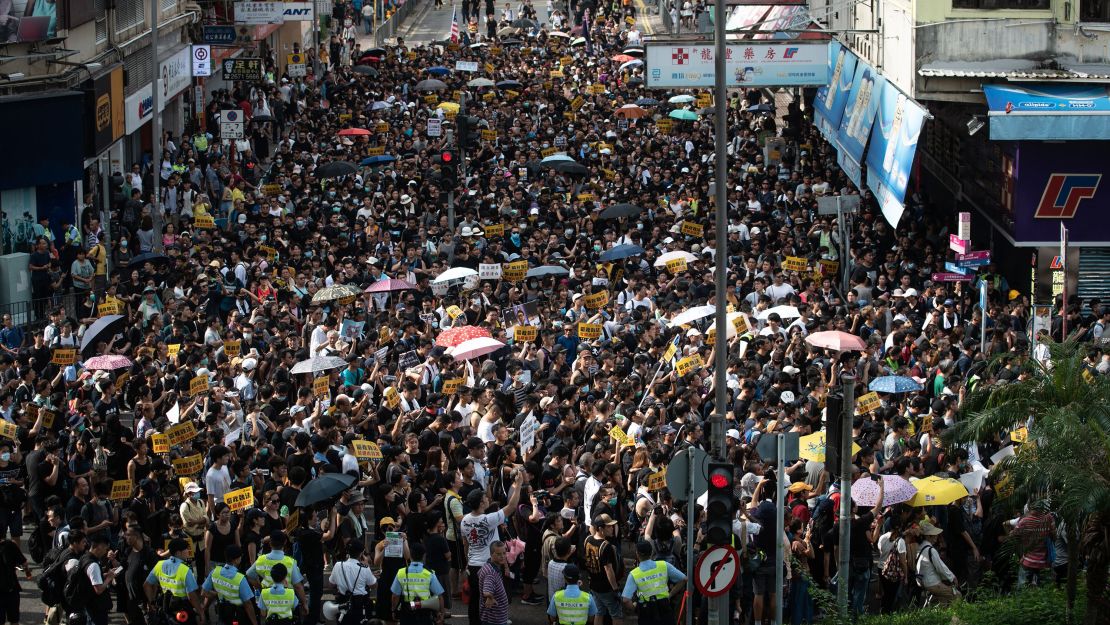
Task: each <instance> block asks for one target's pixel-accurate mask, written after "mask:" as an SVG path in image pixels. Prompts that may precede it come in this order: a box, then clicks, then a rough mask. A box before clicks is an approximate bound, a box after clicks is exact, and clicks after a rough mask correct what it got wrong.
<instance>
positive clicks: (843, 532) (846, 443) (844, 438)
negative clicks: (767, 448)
mask: <svg viewBox="0 0 1110 625" xmlns="http://www.w3.org/2000/svg"><path fill="white" fill-rule="evenodd" d="M841 387H842V388H843V390H844V414H843V415H841V417H840V547H839V548H840V564H839V565H838V566H837V568H836V604H837V606H839V608H840V615H841V616H842V617H847V616H848V578H849V575H850V573H849V570H848V569H849V564H848V563H849V561H850V560H849V557H850V555H851V554H850V550H851V537H852V533H851V529H852V527H851V526H852V518H851V517H852V419H853V418H854V417H855V414H856V376H855V375H853V374H850V373H844V374H841Z"/></svg>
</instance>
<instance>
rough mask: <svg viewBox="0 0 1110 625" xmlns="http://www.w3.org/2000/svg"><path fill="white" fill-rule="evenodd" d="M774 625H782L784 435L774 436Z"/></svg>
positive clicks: (784, 486)
mask: <svg viewBox="0 0 1110 625" xmlns="http://www.w3.org/2000/svg"><path fill="white" fill-rule="evenodd" d="M775 439H776V440H775V444H776V446H777V452H778V453H776V454H775V455H776V456H777V457H776V458H775V481H776V483H777V484H778V486H777V487H776V489H775V491H776V492H775V564H776V566H775V624H776V625H782V581H783V580H782V571H783V566H784V565H785V563H786V562H785V558H786V554H785V553H783V549H782V535H783V531H784V528H783V517H785V516H786V502H785V499H786V475H785V473H786V435H785V434H783V433H781V432H780V433H779V434H776V435H775Z"/></svg>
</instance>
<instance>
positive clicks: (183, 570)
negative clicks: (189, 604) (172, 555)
mask: <svg viewBox="0 0 1110 625" xmlns="http://www.w3.org/2000/svg"><path fill="white" fill-rule="evenodd" d="M173 564H176V565H177V570H175V571H174V572H173V573H172V574H171V573H167V572H166V565H173ZM154 571H155V576H157V578H158V585H159V586H161V588H162V592H168V593H170V594H171V595H173V596H174V597H177V598H178V599H182V598H184V597H185V596H186V595H187V594H189V593H187V592H185V578H186V576H188V575H189V567H187V566H185V565H184V564H182V563H181V562H175V561H173V560H162V561H161V562H159V563H158V564H156V565H154Z"/></svg>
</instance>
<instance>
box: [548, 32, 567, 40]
mask: <svg viewBox="0 0 1110 625" xmlns="http://www.w3.org/2000/svg"><path fill="white" fill-rule="evenodd" d="M547 36H548V37H562V38H563V39H570V35H569V34H567V33H564V32H563V31H561V30H553V31H551V32H549V33H547Z"/></svg>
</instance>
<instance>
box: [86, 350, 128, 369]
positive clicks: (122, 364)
mask: <svg viewBox="0 0 1110 625" xmlns="http://www.w3.org/2000/svg"><path fill="white" fill-rule="evenodd" d="M130 366H131V359H130V358H128V357H127V356H120V355H119V354H108V355H106V356H93V357H92V358H89V359H88V360H86V361H85V368H86V369H89V370H91V371H114V370H116V369H126V368H128V367H130Z"/></svg>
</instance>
